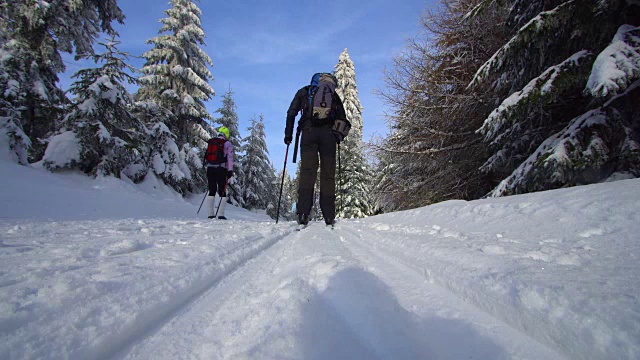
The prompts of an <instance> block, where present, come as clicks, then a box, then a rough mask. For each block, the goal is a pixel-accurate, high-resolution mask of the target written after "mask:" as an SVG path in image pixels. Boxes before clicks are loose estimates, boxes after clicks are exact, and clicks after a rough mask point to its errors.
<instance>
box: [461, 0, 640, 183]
mask: <svg viewBox="0 0 640 360" xmlns="http://www.w3.org/2000/svg"><path fill="white" fill-rule="evenodd" d="M508 6H509V8H510V10H511V12H510V14H509V17H508V20H507V23H506V24H507V26H508V27H509V30H510V38H509V39H508V41H507V42H506V43H505V44H504V45H503V46H502V47H501V48H500V49H499V50H498V51H496V52H495V53H494V54H493V56H492V57H491V58H490V59H489V60H488V61H486V62H485V63H484V64H483V65H482V66H481V67H480V68H479V69H478V71H477V72H476V74H475V76H474V78H473V80H472V81H471V83H470V87H475V88H481V89H489V90H490V91H493V92H494V93H495V94H496V98H497V100H498V101H497V103H496V104H497V106H496V107H494V108H493V109H492V111H491V112H490V113H489V114H486V117H485V120H484V124H483V125H482V127H481V128H480V130H479V131H480V132H481V133H482V135H484V140H485V142H486V143H488V144H490V145H491V147H492V151H493V154H492V156H491V157H490V158H489V159H488V160H487V161H486V163H485V164H484V165H483V167H482V170H483V171H485V172H487V173H492V174H495V176H496V177H498V178H499V179H500V180H502V182H501V183H500V184H499V185H498V186H497V187H496V188H495V189H494V190H493V191H492V193H491V195H492V196H501V195H510V194H517V193H524V192H530V191H539V190H547V189H553V188H558V187H564V186H572V185H579V184H588V183H594V182H600V181H604V180H606V179H607V178H609V177H611V176H614V177H617V176H620V174H624V175H623V176H634V177H637V176H640V151H638V149H639V148H640V146H639V145H640V130H639V129H638V126H637V116H635V115H634V114H637V113H638V110H639V109H640V107H639V106H640V105H638V102H637V101H634V100H633V99H635V98H637V96H638V94H639V93H640V87H639V86H640V82H639V80H640V56H639V55H638V54H640V29H639V28H638V26H637V25H638V24H640V6H639V5H638V4H637V2H635V3H634V2H629V1H600V0H585V1H566V0H565V1H560V0H556V1H542V0H536V1H522V0H514V1H509V2H508ZM481 11H482V10H481V9H479V10H478V13H479V12H481Z"/></svg>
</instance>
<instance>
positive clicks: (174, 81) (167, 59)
mask: <svg viewBox="0 0 640 360" xmlns="http://www.w3.org/2000/svg"><path fill="white" fill-rule="evenodd" d="M170 4H171V5H172V8H170V9H168V10H166V11H165V14H167V16H168V17H167V18H163V19H161V20H160V22H161V23H162V24H163V26H162V27H161V29H160V31H159V33H160V34H162V35H160V36H157V37H155V38H152V39H150V40H148V41H147V43H148V44H152V45H153V48H152V49H151V50H149V51H147V52H146V53H144V54H143V55H142V56H143V57H144V58H145V59H146V63H145V65H144V66H143V68H142V72H143V74H144V76H142V77H141V78H140V83H141V86H140V88H139V89H138V92H137V93H136V99H137V100H140V101H151V102H155V103H157V104H158V105H160V106H162V107H164V108H167V109H169V111H171V112H172V113H173V114H174V115H175V118H176V122H175V123H173V124H166V125H167V127H168V129H169V131H170V132H171V133H172V134H173V135H174V136H175V142H176V144H177V145H178V147H179V149H180V154H181V158H182V161H183V162H184V163H185V164H186V165H187V169H184V171H183V173H184V176H185V177H186V178H187V179H189V180H190V181H191V183H190V184H188V186H186V190H188V191H192V190H194V191H195V190H203V189H204V188H205V186H206V175H205V173H204V171H202V168H201V161H199V159H200V157H201V156H200V154H204V152H205V151H206V142H207V140H208V139H209V138H210V136H211V134H212V132H213V129H211V127H210V125H208V124H207V123H206V121H205V120H206V119H211V115H210V114H209V113H208V111H207V109H206V108H205V105H204V101H206V100H209V99H211V97H212V96H214V95H215V92H214V90H213V88H212V87H211V86H210V85H209V81H213V76H212V74H211V72H210V71H209V68H208V67H207V65H208V66H213V62H212V61H211V58H210V57H209V55H207V54H206V53H205V52H204V51H203V50H202V49H201V48H200V45H204V37H205V35H204V31H203V30H202V24H201V14H202V12H201V11H200V9H199V8H198V6H196V5H195V4H194V2H193V1H191V0H171V2H170ZM163 33H164V34H163ZM196 149H197V150H196ZM199 164H200V167H199V166H198V165H199ZM183 190H185V189H184V188H183ZM181 192H183V191H181ZM183 193H184V192H183Z"/></svg>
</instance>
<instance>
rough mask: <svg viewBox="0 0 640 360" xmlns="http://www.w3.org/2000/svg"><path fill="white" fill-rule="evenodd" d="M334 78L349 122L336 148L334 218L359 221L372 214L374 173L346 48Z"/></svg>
mask: <svg viewBox="0 0 640 360" xmlns="http://www.w3.org/2000/svg"><path fill="white" fill-rule="evenodd" d="M334 75H335V77H336V78H337V79H338V84H337V86H336V93H337V94H338V95H339V96H340V99H341V100H342V103H343V105H344V109H345V112H346V115H347V120H348V121H349V122H350V123H351V131H350V132H349V135H348V136H347V137H346V139H345V141H343V142H342V143H341V144H339V145H338V146H339V155H340V158H339V159H338V160H339V164H338V169H337V170H338V171H337V174H336V180H337V182H336V187H337V189H336V190H337V191H336V195H337V196H336V210H337V212H336V215H337V217H340V218H345V219H351V218H361V217H365V216H368V215H371V199H370V193H371V188H372V183H371V179H372V178H373V172H372V170H371V168H370V167H369V164H368V163H367V162H366V161H365V157H364V146H363V142H362V127H363V122H362V105H361V104H360V99H359V98H358V89H357V85H356V73H355V67H354V65H353V62H352V61H351V58H350V57H349V53H348V52H347V49H344V51H343V52H342V53H341V54H340V57H339V59H338V63H337V64H336V66H335V72H334Z"/></svg>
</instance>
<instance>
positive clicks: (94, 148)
mask: <svg viewBox="0 0 640 360" xmlns="http://www.w3.org/2000/svg"><path fill="white" fill-rule="evenodd" d="M118 44H119V41H116V40H115V38H114V37H112V38H111V39H108V41H107V42H100V45H102V46H104V47H105V48H106V52H105V53H104V54H94V55H87V56H86V57H87V58H90V59H92V60H93V61H94V62H95V63H96V64H100V63H102V66H100V67H98V68H88V69H83V70H80V71H78V72H77V73H76V74H75V75H74V76H73V77H74V78H76V79H77V80H76V81H75V82H74V83H73V84H72V85H71V89H70V90H71V93H72V94H74V95H75V99H74V100H73V105H72V107H71V112H70V113H69V114H68V115H67V116H66V117H65V119H64V124H63V125H64V126H63V128H62V129H61V130H60V132H59V134H58V135H56V136H54V137H53V138H52V140H51V142H50V144H49V146H48V147H47V151H46V152H45V155H44V158H43V160H44V162H43V164H44V166H45V167H46V168H47V169H49V170H51V171H55V170H58V169H62V168H78V169H80V170H82V171H84V172H85V173H87V174H90V175H93V176H96V175H103V176H106V175H113V176H116V177H120V176H121V175H125V176H127V177H129V178H130V179H132V180H133V181H140V180H142V178H143V177H144V176H145V175H146V170H147V168H146V167H145V166H144V159H143V155H144V153H145V150H144V142H145V140H146V129H145V127H144V125H143V124H142V123H141V122H140V121H139V120H138V119H136V117H135V116H134V115H133V114H132V113H131V112H130V106H131V104H132V97H131V96H130V94H129V92H128V91H127V89H126V88H125V85H126V84H127V83H128V84H135V83H136V80H135V78H133V77H132V76H131V75H129V74H128V73H127V71H128V72H135V69H133V68H132V67H131V66H129V65H128V64H127V63H126V60H127V59H128V54H126V53H121V52H119V51H118V50H117V45H118ZM67 149H73V150H75V151H68V152H65V150H67Z"/></svg>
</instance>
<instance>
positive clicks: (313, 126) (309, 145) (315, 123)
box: [284, 73, 350, 225]
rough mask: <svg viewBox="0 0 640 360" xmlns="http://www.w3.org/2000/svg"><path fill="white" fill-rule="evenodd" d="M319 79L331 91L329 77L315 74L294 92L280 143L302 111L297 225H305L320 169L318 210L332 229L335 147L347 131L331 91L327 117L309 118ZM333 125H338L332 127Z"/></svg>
mask: <svg viewBox="0 0 640 360" xmlns="http://www.w3.org/2000/svg"><path fill="white" fill-rule="evenodd" d="M320 76H324V77H323V78H322V80H327V81H333V89H332V90H334V89H335V86H336V84H337V81H336V79H335V77H333V75H331V74H326V73H322V74H321V73H319V74H315V75H314V76H313V77H312V81H311V85H307V86H305V87H303V88H301V89H300V90H298V92H297V93H296V95H295V96H294V98H293V101H291V105H290V106H289V110H287V124H286V127H285V131H284V134H285V135H284V143H285V144H287V145H289V144H290V143H291V141H292V140H293V125H294V122H295V118H296V116H297V115H298V113H299V112H300V111H302V115H301V117H300V121H299V123H298V131H299V132H301V140H300V178H299V179H298V201H297V203H296V213H297V215H298V219H297V220H298V224H302V225H306V224H308V222H309V214H310V213H311V208H312V206H313V195H314V187H315V182H316V175H317V171H318V165H320V209H321V211H322V215H323V217H324V221H325V223H326V224H327V225H332V224H334V222H335V217H336V144H337V143H339V142H340V141H342V139H343V138H344V136H346V135H347V133H348V130H349V128H350V124H349V122H348V121H347V120H346V114H345V111H344V106H343V104H342V100H341V99H340V96H338V94H336V93H335V91H331V95H332V97H331V106H330V107H331V109H330V115H329V116H327V117H325V118H322V119H318V116H317V115H313V114H312V113H315V112H316V111H315V108H314V106H312V104H311V102H312V101H313V100H312V96H313V92H314V90H316V89H317V84H318V81H319V78H320ZM327 93H328V92H327ZM336 124H339V125H338V126H336ZM345 128H346V131H345Z"/></svg>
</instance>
